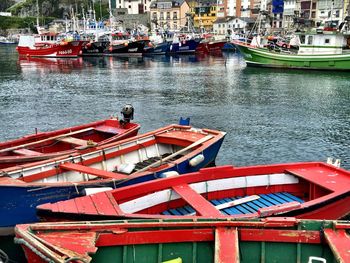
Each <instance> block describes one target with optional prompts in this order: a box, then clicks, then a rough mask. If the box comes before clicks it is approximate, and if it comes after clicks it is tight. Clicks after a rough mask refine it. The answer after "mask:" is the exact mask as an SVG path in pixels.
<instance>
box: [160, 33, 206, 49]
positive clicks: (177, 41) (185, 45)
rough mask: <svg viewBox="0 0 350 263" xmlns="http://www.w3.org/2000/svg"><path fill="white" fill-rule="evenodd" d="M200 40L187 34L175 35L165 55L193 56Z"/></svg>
mask: <svg viewBox="0 0 350 263" xmlns="http://www.w3.org/2000/svg"><path fill="white" fill-rule="evenodd" d="M201 40H202V39H201V38H195V37H192V36H191V35H189V34H179V35H177V34H175V35H174V37H173V40H172V42H171V44H170V46H169V49H168V50H167V54H193V53H194V52H195V51H196V48H197V46H198V45H199V43H200V41H201Z"/></svg>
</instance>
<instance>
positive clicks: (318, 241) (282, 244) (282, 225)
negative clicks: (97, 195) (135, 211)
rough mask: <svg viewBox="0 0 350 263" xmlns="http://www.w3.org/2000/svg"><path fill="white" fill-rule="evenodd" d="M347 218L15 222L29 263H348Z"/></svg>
mask: <svg viewBox="0 0 350 263" xmlns="http://www.w3.org/2000/svg"><path fill="white" fill-rule="evenodd" d="M349 230H350V224H349V222H336V221H324V220H322V221H316V220H296V219H295V218H288V217H287V218H267V219H263V220H250V221H247V220H245V221H234V220H217V219H216V220H213V219H211V220H208V219H202V220H129V221H127V220H123V221H97V222H89V221H88V222H79V223H52V224H48V223H44V224H43V223H41V224H32V225H17V226H16V238H15V242H16V243H17V244H20V245H21V246H22V248H23V249H24V251H25V254H26V257H27V259H28V262H36V263H44V262H72V263H78V262H86V263H87V262H95V263H100V262H101V263H104V262H123V263H135V262H137V263H156V262H162V263H170V262H171V263H181V262H183V263H186V262H198V263H199V262H200V263H213V262H215V263H238V262H242V263H244V262H267V263H270V262H284V263H295V262H305V263H316V262H318V263H322V262H323V263H325V262H340V263H348V262H350V251H349V246H350V238H349V235H348V234H347V231H349Z"/></svg>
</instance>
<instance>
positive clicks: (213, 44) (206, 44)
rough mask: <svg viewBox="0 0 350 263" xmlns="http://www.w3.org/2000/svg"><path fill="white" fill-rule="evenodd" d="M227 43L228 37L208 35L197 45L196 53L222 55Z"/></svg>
mask: <svg viewBox="0 0 350 263" xmlns="http://www.w3.org/2000/svg"><path fill="white" fill-rule="evenodd" d="M226 43H227V40H226V38H222V37H218V36H213V35H207V36H206V37H205V38H204V39H203V40H202V41H201V42H200V43H199V45H198V46H197V48H196V53H202V54H211V55H220V54H222V50H223V47H224V46H225V44H226Z"/></svg>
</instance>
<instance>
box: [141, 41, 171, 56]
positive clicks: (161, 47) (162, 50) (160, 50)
mask: <svg viewBox="0 0 350 263" xmlns="http://www.w3.org/2000/svg"><path fill="white" fill-rule="evenodd" d="M170 45H171V42H164V43H160V44H157V45H156V46H155V47H145V50H144V53H143V55H144V56H151V55H164V54H166V52H167V50H169V47H170Z"/></svg>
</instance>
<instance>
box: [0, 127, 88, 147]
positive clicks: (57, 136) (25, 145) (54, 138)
mask: <svg viewBox="0 0 350 263" xmlns="http://www.w3.org/2000/svg"><path fill="white" fill-rule="evenodd" d="M93 129H94V128H92V127H89V128H86V129H83V130H78V131H74V132H69V133H65V134H60V135H56V136H52V137H50V138H46V139H43V140H40V141H35V142H29V143H25V144H21V145H17V146H13V147H9V148H5V149H2V150H0V153H2V152H8V151H13V150H16V149H20V148H25V147H28V146H31V145H35V144H39V143H43V142H47V141H50V140H56V139H58V138H62V137H66V136H70V135H74V134H78V133H83V132H87V131H91V130H93Z"/></svg>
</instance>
